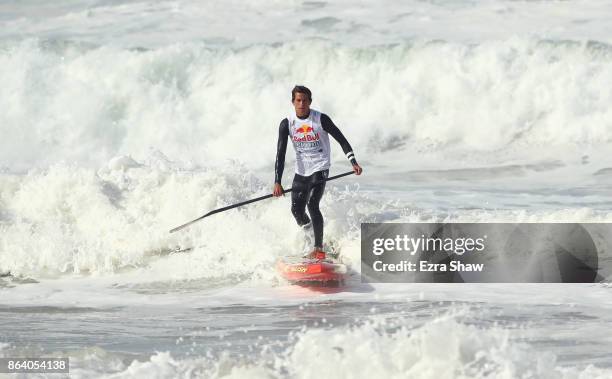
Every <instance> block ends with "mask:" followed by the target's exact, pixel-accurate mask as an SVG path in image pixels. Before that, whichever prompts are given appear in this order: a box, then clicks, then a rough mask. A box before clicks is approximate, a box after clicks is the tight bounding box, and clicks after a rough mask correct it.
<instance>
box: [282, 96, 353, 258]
mask: <svg viewBox="0 0 612 379" xmlns="http://www.w3.org/2000/svg"><path fill="white" fill-rule="evenodd" d="M291 103H292V104H293V107H294V108H295V112H292V114H290V115H289V117H287V118H285V119H283V120H282V121H281V123H280V127H279V129H278V143H277V149H276V164H275V166H274V168H275V176H274V190H273V192H272V193H273V195H274V196H276V197H278V196H281V195H282V194H283V186H282V185H281V179H282V176H283V170H284V168H285V152H286V151H287V138H290V139H291V142H292V143H293V149H294V150H295V176H294V177H293V186H292V187H293V190H292V191H291V213H293V217H295V220H296V221H297V223H298V225H299V226H301V227H303V228H304V229H305V231H306V232H308V231H309V230H310V229H311V228H312V230H313V231H314V248H313V250H312V251H311V252H310V253H309V254H308V255H307V257H309V258H320V257H325V253H323V215H321V211H320V210H319V202H320V201H321V197H322V196H323V192H324V191H325V179H326V178H327V176H328V174H329V167H330V156H331V149H330V145H329V135H330V134H331V136H332V137H334V139H335V140H336V141H338V143H339V144H340V146H341V147H342V151H343V152H344V154H345V155H346V158H347V159H348V160H349V161H350V162H351V164H352V165H353V171H354V172H355V174H356V175H361V171H362V169H361V167H360V166H359V164H357V160H356V159H355V154H354V153H353V149H352V148H351V145H350V144H349V142H348V141H347V140H346V138H345V137H344V135H343V134H342V132H341V131H340V129H338V127H337V126H336V125H335V124H334V123H333V121H332V120H331V118H329V116H327V115H326V114H325V113H321V112H319V111H317V110H314V109H310V104H311V103H312V93H311V92H310V90H309V89H308V88H306V87H304V86H295V87H294V88H293V90H292V91H291ZM306 206H308V214H309V215H310V217H308V215H307V214H306Z"/></svg>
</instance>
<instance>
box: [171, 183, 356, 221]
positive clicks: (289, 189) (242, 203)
mask: <svg viewBox="0 0 612 379" xmlns="http://www.w3.org/2000/svg"><path fill="white" fill-rule="evenodd" d="M353 173H354V171H348V172H345V173H342V174H338V175H334V176H330V177H329V178H326V179H325V180H321V181H318V182H315V185H316V184H319V183H324V182H328V181H330V180H334V179H338V178H341V177H343V176H347V175H351V174H353ZM292 190H293V188H288V189H286V190H283V194H285V193H288V192H291V191H292ZM271 197H274V195H273V194H269V195H265V196H260V197H256V198H254V199H250V200H246V201H243V202H241V203H236V204H232V205H228V206H226V207H223V208H218V209H215V210H213V211H210V212H208V213H207V214H205V215H203V216H200V217H198V218H196V219H195V220H191V221H189V222H188V223H186V224H183V225H181V226H177V227H176V228H174V229H171V230H170V233H174V232H176V231H179V230H181V229H183V228H186V227H188V226H189V225H191V224H193V223H194V222H198V221H200V220H201V219H203V218H206V217H208V216H212V215H214V214H216V213H221V212H224V211H227V210H229V209H233V208H238V207H241V206H243V205H247V204H251V203H254V202H256V201H261V200H265V199H269V198H271Z"/></svg>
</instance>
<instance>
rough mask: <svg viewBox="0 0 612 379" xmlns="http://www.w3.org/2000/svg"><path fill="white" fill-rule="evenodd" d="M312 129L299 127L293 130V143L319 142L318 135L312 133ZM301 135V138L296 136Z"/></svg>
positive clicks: (304, 126)
mask: <svg viewBox="0 0 612 379" xmlns="http://www.w3.org/2000/svg"><path fill="white" fill-rule="evenodd" d="M313 132H314V129H313V128H312V127H311V126H309V125H306V124H304V125H302V126H301V127H299V128H297V129H296V130H295V134H294V136H293V140H294V141H295V142H312V141H318V140H319V133H313ZM299 134H301V135H302V136H301V137H298V135H299Z"/></svg>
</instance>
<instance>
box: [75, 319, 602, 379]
mask: <svg viewBox="0 0 612 379" xmlns="http://www.w3.org/2000/svg"><path fill="white" fill-rule="evenodd" d="M408 324H412V323H409V322H407V320H403V319H401V318H400V319H395V320H394V321H392V322H391V323H388V322H386V321H384V320H383V319H376V318H374V319H372V320H369V321H367V322H366V323H364V324H362V325H354V326H347V327H342V328H336V329H334V332H333V334H330V332H329V330H328V329H327V328H321V329H310V330H306V331H303V332H300V333H297V334H296V335H295V336H294V337H293V342H292V346H290V347H289V348H288V349H287V350H286V351H285V352H284V353H282V354H280V355H276V354H273V353H271V352H267V353H266V352H265V350H264V353H263V354H262V357H260V358H259V359H258V360H259V362H249V361H248V360H247V361H245V360H244V359H240V358H238V357H235V356H231V355H230V354H221V356H220V357H219V358H217V359H214V360H213V359H211V358H206V357H201V358H187V359H179V358H176V357H173V356H172V354H170V353H167V352H164V353H157V354H154V355H152V356H151V358H150V359H149V360H148V361H144V362H142V361H136V360H134V361H132V362H131V363H129V364H124V365H122V367H117V365H115V366H114V367H112V372H108V371H106V370H105V369H107V368H110V367H104V364H103V365H100V366H102V367H92V366H93V365H92V364H91V363H90V362H92V361H98V360H99V359H91V358H92V357H89V361H81V360H80V359H79V360H78V361H77V362H75V363H74V364H73V369H71V375H72V376H74V377H76V378H79V377H88V376H91V375H96V376H98V375H104V374H106V375H110V376H111V377H113V378H141V377H142V378H144V377H147V378H169V377H177V376H178V377H194V376H198V375H204V376H207V377H215V378H216V377H227V378H269V377H278V376H281V377H290V378H319V377H321V376H322V375H323V376H325V377H334V378H405V377H411V378H567V379H570V378H587V377H589V378H606V377H608V376H609V375H610V372H609V370H606V369H600V368H596V367H593V366H586V367H575V368H566V367H563V366H560V365H559V364H558V363H557V362H556V356H555V355H554V354H552V353H550V352H540V351H537V350H535V349H534V348H533V347H531V346H529V345H527V344H524V343H520V342H516V341H514V340H512V339H511V338H510V334H509V332H508V331H507V330H503V329H500V328H497V327H492V328H480V327H476V326H470V325H465V324H462V323H459V322H457V321H456V320H455V319H454V318H453V317H452V316H450V317H449V316H445V317H442V318H438V319H434V320H432V321H431V322H428V323H426V324H424V325H421V326H416V327H415V326H409V325H408ZM271 351H273V350H271ZM110 361H111V362H112V360H110ZM109 366H110V365H109ZM109 371H110V370H109Z"/></svg>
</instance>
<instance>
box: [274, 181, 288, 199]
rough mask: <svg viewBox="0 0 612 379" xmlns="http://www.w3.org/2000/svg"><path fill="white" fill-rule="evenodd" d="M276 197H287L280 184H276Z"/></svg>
mask: <svg viewBox="0 0 612 379" xmlns="http://www.w3.org/2000/svg"><path fill="white" fill-rule="evenodd" d="M272 195H273V196H274V197H279V196H285V194H284V193H283V186H281V185H280V183H274V190H273V191H272Z"/></svg>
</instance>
